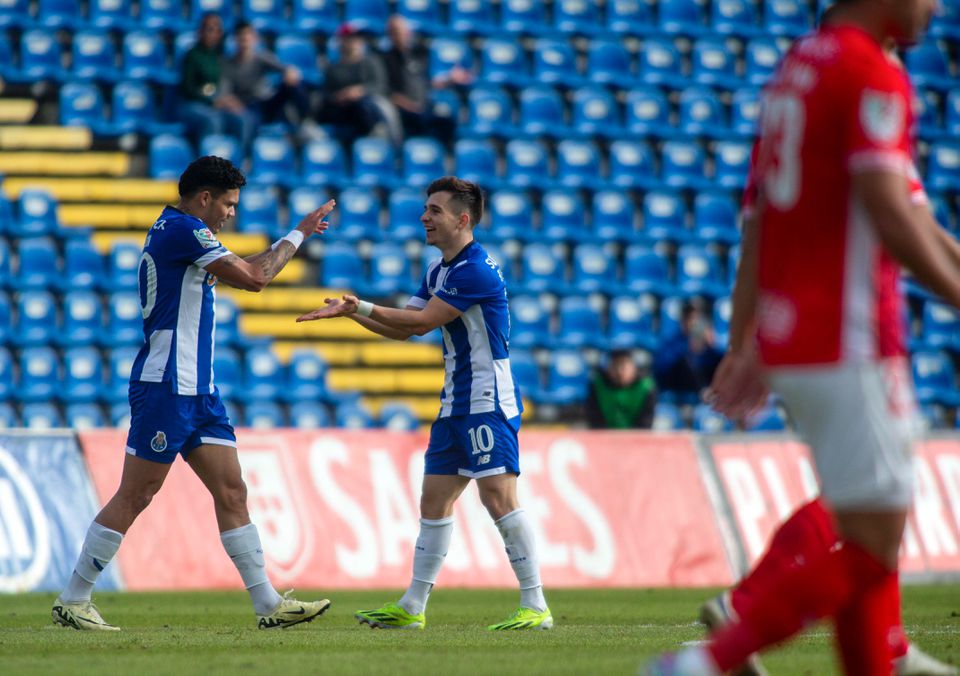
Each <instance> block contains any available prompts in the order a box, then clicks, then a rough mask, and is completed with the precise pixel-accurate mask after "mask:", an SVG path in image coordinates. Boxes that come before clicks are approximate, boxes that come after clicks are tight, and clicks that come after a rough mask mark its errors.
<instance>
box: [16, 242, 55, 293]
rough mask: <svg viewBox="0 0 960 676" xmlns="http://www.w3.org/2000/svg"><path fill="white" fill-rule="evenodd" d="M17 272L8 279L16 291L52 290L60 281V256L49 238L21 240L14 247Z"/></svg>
mask: <svg viewBox="0 0 960 676" xmlns="http://www.w3.org/2000/svg"><path fill="white" fill-rule="evenodd" d="M16 253H17V261H18V264H17V272H16V274H15V275H14V276H13V277H12V278H11V279H10V287H11V288H13V289H16V290H29V289H36V290H42V289H53V288H56V287H57V285H58V283H59V281H60V255H59V253H58V252H57V246H56V244H55V243H54V242H53V240H52V239H50V238H49V237H30V238H27V239H21V240H20V241H19V243H18V245H17V247H16Z"/></svg>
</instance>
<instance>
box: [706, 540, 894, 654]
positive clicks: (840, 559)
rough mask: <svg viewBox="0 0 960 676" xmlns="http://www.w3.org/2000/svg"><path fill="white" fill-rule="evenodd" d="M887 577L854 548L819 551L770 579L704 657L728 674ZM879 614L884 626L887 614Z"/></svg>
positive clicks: (719, 632) (876, 565)
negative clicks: (708, 656)
mask: <svg viewBox="0 0 960 676" xmlns="http://www.w3.org/2000/svg"><path fill="white" fill-rule="evenodd" d="M821 551H823V550H821ZM888 576H889V571H887V570H886V568H884V566H883V565H881V564H880V562H878V561H877V560H876V559H875V558H874V557H873V556H872V555H871V554H869V553H868V552H866V551H865V550H863V549H861V548H860V547H858V546H857V545H855V544H850V543H846V544H844V546H842V547H840V548H838V549H835V550H833V551H823V553H822V554H821V555H820V556H819V557H815V558H811V559H809V560H808V561H807V562H806V564H805V565H802V566H799V567H797V568H794V569H792V570H785V571H782V572H781V574H780V575H778V576H777V577H776V578H774V577H773V576H771V578H770V580H769V581H768V584H767V585H765V587H764V588H762V589H757V590H756V593H755V594H754V595H753V596H752V597H751V599H750V603H749V604H746V605H745V607H744V608H743V611H742V612H740V611H738V612H739V614H740V619H739V620H738V621H737V622H734V623H732V624H730V625H727V626H726V627H724V628H723V629H721V630H720V631H718V632H717V633H716V634H714V636H713V637H712V638H711V640H710V645H709V648H708V649H709V651H710V654H711V655H712V657H713V659H714V661H715V662H716V664H717V666H718V667H719V668H720V671H728V670H730V669H732V668H734V667H735V666H737V665H739V664H742V663H743V661H744V660H745V659H746V658H747V656H749V655H751V654H753V653H755V652H757V651H759V650H761V649H762V648H765V647H767V646H770V645H773V644H775V643H779V642H780V641H783V640H784V639H787V638H789V637H790V636H793V635H794V634H796V633H797V632H799V631H800V630H801V629H803V628H804V627H806V626H807V625H809V624H810V623H812V622H814V621H816V620H818V619H820V618H822V617H827V616H833V615H835V614H836V613H837V612H838V611H839V610H840V609H841V608H845V607H846V606H847V605H848V604H849V603H850V602H851V599H853V598H854V597H856V596H858V595H860V594H862V593H863V592H864V591H866V590H868V589H870V588H871V587H873V586H874V585H877V584H879V583H881V582H883V581H884V580H886V578H887V577H888ZM883 615H884V621H885V622H888V621H889V614H888V613H887V612H884V613H883ZM871 628H872V627H871ZM884 636H886V634H884Z"/></svg>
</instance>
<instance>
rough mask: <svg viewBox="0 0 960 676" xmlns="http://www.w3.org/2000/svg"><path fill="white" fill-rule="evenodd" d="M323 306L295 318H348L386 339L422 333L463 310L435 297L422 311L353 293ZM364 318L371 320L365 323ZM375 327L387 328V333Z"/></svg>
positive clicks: (442, 323)
mask: <svg viewBox="0 0 960 676" xmlns="http://www.w3.org/2000/svg"><path fill="white" fill-rule="evenodd" d="M326 303H327V304H326V306H324V307H322V308H318V309H316V310H314V311H313V312H308V313H307V314H305V315H301V316H299V317H297V321H298V322H309V321H314V320H316V319H330V318H333V317H348V316H349V317H351V318H354V319H355V320H356V321H357V322H358V323H360V324H362V325H363V326H366V327H367V328H369V329H370V330H371V331H374V332H375V333H379V334H380V335H382V336H386V337H387V338H395V339H397V340H406V339H407V338H409V337H410V336H422V335H424V334H425V333H428V332H430V331H433V330H434V329H436V328H439V327H441V326H443V325H444V324H448V323H450V322H452V321H453V320H454V319H456V318H457V317H459V316H460V315H461V314H462V313H461V312H460V310H458V309H457V308H455V307H453V306H452V305H450V304H449V303H447V302H445V301H442V300H440V299H439V298H437V297H436V296H433V297H432V298H430V300H429V301H428V302H427V304H426V305H425V306H424V307H423V309H421V310H417V309H415V308H410V307H409V306H407V307H406V308H404V309H402V310H401V309H398V308H390V307H383V306H382V305H374V304H373V303H371V302H369V301H365V300H364V301H362V300H360V299H359V298H357V297H356V296H351V295H349V294H347V295H344V297H343V299H342V301H337V299H333V298H328V299H327V300H326ZM363 320H371V321H370V322H365V321H363ZM377 329H388V330H390V333H391V335H387V334H386V333H383V332H381V331H379V330H377Z"/></svg>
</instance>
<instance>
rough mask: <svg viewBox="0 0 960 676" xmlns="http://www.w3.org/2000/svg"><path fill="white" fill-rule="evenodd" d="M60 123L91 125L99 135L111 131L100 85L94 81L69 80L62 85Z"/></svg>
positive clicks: (66, 124)
mask: <svg viewBox="0 0 960 676" xmlns="http://www.w3.org/2000/svg"><path fill="white" fill-rule="evenodd" d="M59 98H60V124H61V125H64V126H67V127H89V128H90V130H91V131H92V132H93V133H94V134H97V135H104V134H106V133H107V132H108V131H110V127H109V125H108V123H107V120H106V108H105V107H104V105H103V95H102V94H101V93H100V87H98V86H97V85H96V84H94V83H93V82H68V83H66V84H64V85H63V86H62V87H60V94H59Z"/></svg>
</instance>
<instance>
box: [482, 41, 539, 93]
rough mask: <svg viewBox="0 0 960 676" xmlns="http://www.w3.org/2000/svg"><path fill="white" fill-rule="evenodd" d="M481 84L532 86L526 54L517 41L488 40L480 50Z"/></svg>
mask: <svg viewBox="0 0 960 676" xmlns="http://www.w3.org/2000/svg"><path fill="white" fill-rule="evenodd" d="M479 80H480V82H483V83H487V84H493V85H505V86H507V87H525V86H527V85H528V84H530V66H529V65H528V62H527V55H526V52H524V51H523V48H522V47H521V46H520V45H518V44H517V43H516V41H515V40H507V39H503V38H487V39H486V40H484V42H483V45H482V47H481V49H480V77H479Z"/></svg>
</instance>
